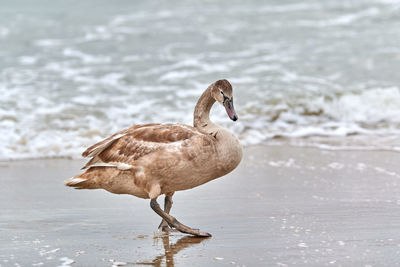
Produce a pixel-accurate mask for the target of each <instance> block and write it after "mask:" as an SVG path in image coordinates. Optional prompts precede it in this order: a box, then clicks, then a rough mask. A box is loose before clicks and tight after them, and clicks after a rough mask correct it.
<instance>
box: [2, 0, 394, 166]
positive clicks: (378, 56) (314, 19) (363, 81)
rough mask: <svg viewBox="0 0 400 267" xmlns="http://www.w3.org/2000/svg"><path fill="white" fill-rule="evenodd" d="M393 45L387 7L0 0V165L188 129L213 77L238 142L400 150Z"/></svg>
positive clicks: (216, 116)
mask: <svg viewBox="0 0 400 267" xmlns="http://www.w3.org/2000/svg"><path fill="white" fill-rule="evenodd" d="M399 44H400V1H397V0H363V1H341V0H340V1H338V0H324V1H320V0H307V1H290V0H288V1H280V0H269V1H257V0H250V1H237V0H233V1H232V0H223V1H175V0H172V1H128V0H118V1H105V0H96V1H94V0H90V1H72V0H64V1H52V0H51V1H50V0H46V1H45V0H38V1H28V0H25V1H21V0H2V1H1V4H0V58H1V60H0V159H12V158H37V157H58V156H67V157H78V156H79V154H80V153H81V152H82V151H83V149H84V147H86V146H88V145H90V144H92V143H94V142H96V141H99V140H100V139H102V138H103V137H106V136H107V135H109V134H112V133H113V132H115V131H118V130H121V129H123V128H125V127H128V126H130V125H132V124H139V123H145V122H177V121H179V122H184V123H188V124H191V123H192V113H193V109H194V105H195V103H196V101H197V99H198V97H199V95H200V94H201V93H202V92H203V90H204V89H205V88H206V87H207V86H208V85H209V84H210V83H211V82H213V81H215V80H217V79H220V78H226V79H228V80H229V81H230V82H231V83H232V85H233V87H234V90H235V91H234V94H235V97H234V99H235V107H236V110H237V113H238V115H239V121H238V122H236V123H233V122H232V121H230V120H229V119H228V117H227V116H226V115H225V114H224V110H223V108H222V107H218V106H217V107H214V110H213V114H212V119H213V120H214V121H216V122H217V123H220V124H221V125H223V126H225V127H227V128H229V129H231V130H232V131H234V132H235V133H236V134H238V136H239V137H240V139H241V140H242V142H243V144H244V145H252V144H260V143H268V144H282V143H291V144H295V145H313V146H320V147H329V148H332V149H336V148H337V149H343V148H358V149H389V150H400V140H399V139H400V138H399V134H400V92H399V84H400V75H399V70H400V45H399Z"/></svg>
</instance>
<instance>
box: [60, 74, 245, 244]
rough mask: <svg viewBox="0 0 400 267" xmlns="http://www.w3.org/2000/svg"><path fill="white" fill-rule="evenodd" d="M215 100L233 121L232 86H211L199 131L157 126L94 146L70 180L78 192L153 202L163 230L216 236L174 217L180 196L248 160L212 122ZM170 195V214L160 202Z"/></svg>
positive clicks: (198, 111)
mask: <svg viewBox="0 0 400 267" xmlns="http://www.w3.org/2000/svg"><path fill="white" fill-rule="evenodd" d="M215 101H217V102H219V103H221V104H222V105H223V106H224V107H225V110H226V112H227V114H228V116H229V118H231V119H232V120H233V121H236V120H237V119H238V116H237V115H236V112H235V109H234V108H233V97H232V86H231V84H230V83H229V82H228V81H227V80H219V81H216V82H214V83H213V84H211V85H210V86H209V87H208V88H207V89H206V90H205V91H204V93H203V94H202V95H201V97H200V99H199V100H198V102H197V104H196V107H195V109H194V123H193V124H194V125H193V126H194V127H192V126H189V125H186V124H180V123H177V124H161V123H151V124H142V125H134V126H132V127H130V128H128V129H125V130H122V131H120V132H118V133H115V134H113V135H112V136H110V137H108V138H107V139H105V140H103V141H101V142H99V143H97V144H95V145H93V146H91V147H89V148H88V149H87V150H86V151H85V152H83V154H82V156H84V157H88V158H90V160H89V162H88V163H87V164H86V165H85V166H84V167H83V168H82V169H86V171H85V172H84V173H81V174H79V175H77V176H75V177H72V178H70V179H67V180H65V181H64V183H65V185H67V186H71V187H75V188H77V189H98V188H103V189H105V190H107V191H109V192H111V193H115V194H130V195H134V196H137V197H140V198H150V199H151V201H150V206H151V208H152V209H153V210H154V211H155V212H156V213H157V214H158V215H160V216H161V217H162V221H161V224H160V226H159V229H160V230H162V231H164V232H169V231H171V229H172V228H175V229H177V230H178V231H180V232H182V233H187V234H191V235H195V236H204V237H207V236H211V235H210V234H209V233H206V232H200V231H198V230H196V229H192V228H190V227H188V226H186V225H184V224H182V223H180V222H179V221H178V220H176V219H175V218H174V217H172V216H171V215H169V212H170V210H171V206H172V195H173V194H174V193H175V191H180V190H186V189H190V188H193V187H196V186H199V185H202V184H204V183H207V182H209V181H211V180H213V179H216V178H218V177H221V176H223V175H225V174H227V173H229V172H231V171H232V170H233V169H235V168H236V167H237V166H238V164H239V163H240V161H241V159H242V147H241V145H240V143H239V140H238V139H237V137H236V136H235V135H234V134H233V133H231V132H229V131H228V130H227V129H225V128H223V127H221V126H218V125H216V124H215V123H213V122H212V121H210V118H209V113H210V109H211V107H212V105H213V104H214V103H215ZM162 194H164V195H165V201H164V210H162V209H161V208H160V206H159V205H158V203H157V198H158V197H159V196H160V195H162Z"/></svg>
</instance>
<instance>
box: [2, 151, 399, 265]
mask: <svg viewBox="0 0 400 267" xmlns="http://www.w3.org/2000/svg"><path fill="white" fill-rule="evenodd" d="M399 156H400V154H399V153H395V152H386V151H324V150H318V149H313V148H298V147H297V148H296V147H289V146H276V147H273V146H272V147H271V146H267V147H260V146H258V147H250V148H246V150H245V155H244V160H243V162H242V163H241V165H240V167H239V168H238V169H237V170H235V171H234V172H233V173H231V174H229V175H227V176H226V177H223V178H221V179H218V180H216V181H213V182H210V183H208V184H206V185H203V186H201V187H198V188H195V189H192V190H189V191H184V192H177V193H176V194H175V196H174V205H173V207H172V211H171V214H172V215H174V216H175V217H177V218H178V219H179V220H180V221H182V222H183V223H185V224H187V225H189V226H192V227H194V228H200V230H202V231H207V232H210V233H212V234H213V237H212V238H208V239H201V238H192V237H188V236H186V235H183V234H180V233H173V234H171V235H170V236H164V237H162V236H159V235H158V234H157V233H156V234H155V229H156V228H157V226H158V224H159V222H160V218H159V217H158V216H157V215H156V214H155V213H154V212H153V211H152V210H151V209H150V207H149V201H148V200H142V199H137V198H135V197H131V196H127V195H113V194H110V193H108V192H106V191H103V190H94V191H88V190H85V191H80V190H73V189H71V188H67V187H65V186H64V185H63V184H62V181H63V180H64V179H65V178H69V177H71V176H73V175H74V174H77V173H78V172H79V168H80V167H81V166H82V164H83V161H77V160H66V159H60V160H27V161H16V162H0V182H1V186H0V210H1V213H0V266H69V265H72V266H112V265H114V266H132V265H135V266H136V265H139V266H140V265H154V266H292V265H297V266H324V265H332V266H368V265H370V266H395V265H396V264H398V263H399V262H400V185H399V183H400V166H399V164H398V162H399ZM161 201H162V199H161V198H160V199H159V202H160V203H161Z"/></svg>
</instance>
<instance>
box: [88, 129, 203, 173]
mask: <svg viewBox="0 0 400 267" xmlns="http://www.w3.org/2000/svg"><path fill="white" fill-rule="evenodd" d="M202 135H204V133H202V132H199V131H198V130H197V129H196V128H194V127H191V126H189V125H185V124H144V125H135V126H132V127H130V128H128V129H125V130H123V131H120V132H118V133H116V134H114V135H112V136H110V137H108V138H106V139H104V140H103V141H101V142H99V143H97V144H95V145H93V146H91V147H89V148H88V149H87V150H86V151H85V152H83V154H82V156H84V157H91V159H90V160H89V162H88V163H87V164H86V165H85V166H84V167H83V169H85V168H90V167H96V166H110V167H118V168H119V169H130V168H131V167H132V164H133V163H134V162H135V161H136V160H138V159H140V158H141V157H143V156H146V155H148V154H150V153H153V152H155V151H158V150H160V149H163V148H166V147H169V146H171V145H176V144H179V143H180V142H183V141H185V140H188V139H190V138H192V137H194V136H202ZM206 138H209V137H208V136H206Z"/></svg>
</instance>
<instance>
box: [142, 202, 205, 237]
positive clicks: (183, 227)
mask: <svg viewBox="0 0 400 267" xmlns="http://www.w3.org/2000/svg"><path fill="white" fill-rule="evenodd" d="M150 207H151V208H152V209H153V210H154V211H155V212H156V213H157V214H158V215H160V216H161V218H163V219H164V220H165V221H166V222H167V223H168V225H169V226H171V227H174V228H175V229H176V230H178V231H179V232H182V233H186V234H191V235H195V236H202V237H210V236H211V235H210V234H209V233H205V232H199V231H198V230H195V229H192V228H190V227H188V226H186V225H184V224H181V223H180V222H179V221H178V220H177V219H175V218H174V217H172V216H171V215H169V214H168V213H166V212H165V211H163V210H162V209H161V208H160V205H158V203H157V198H153V199H152V200H151V201H150Z"/></svg>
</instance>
